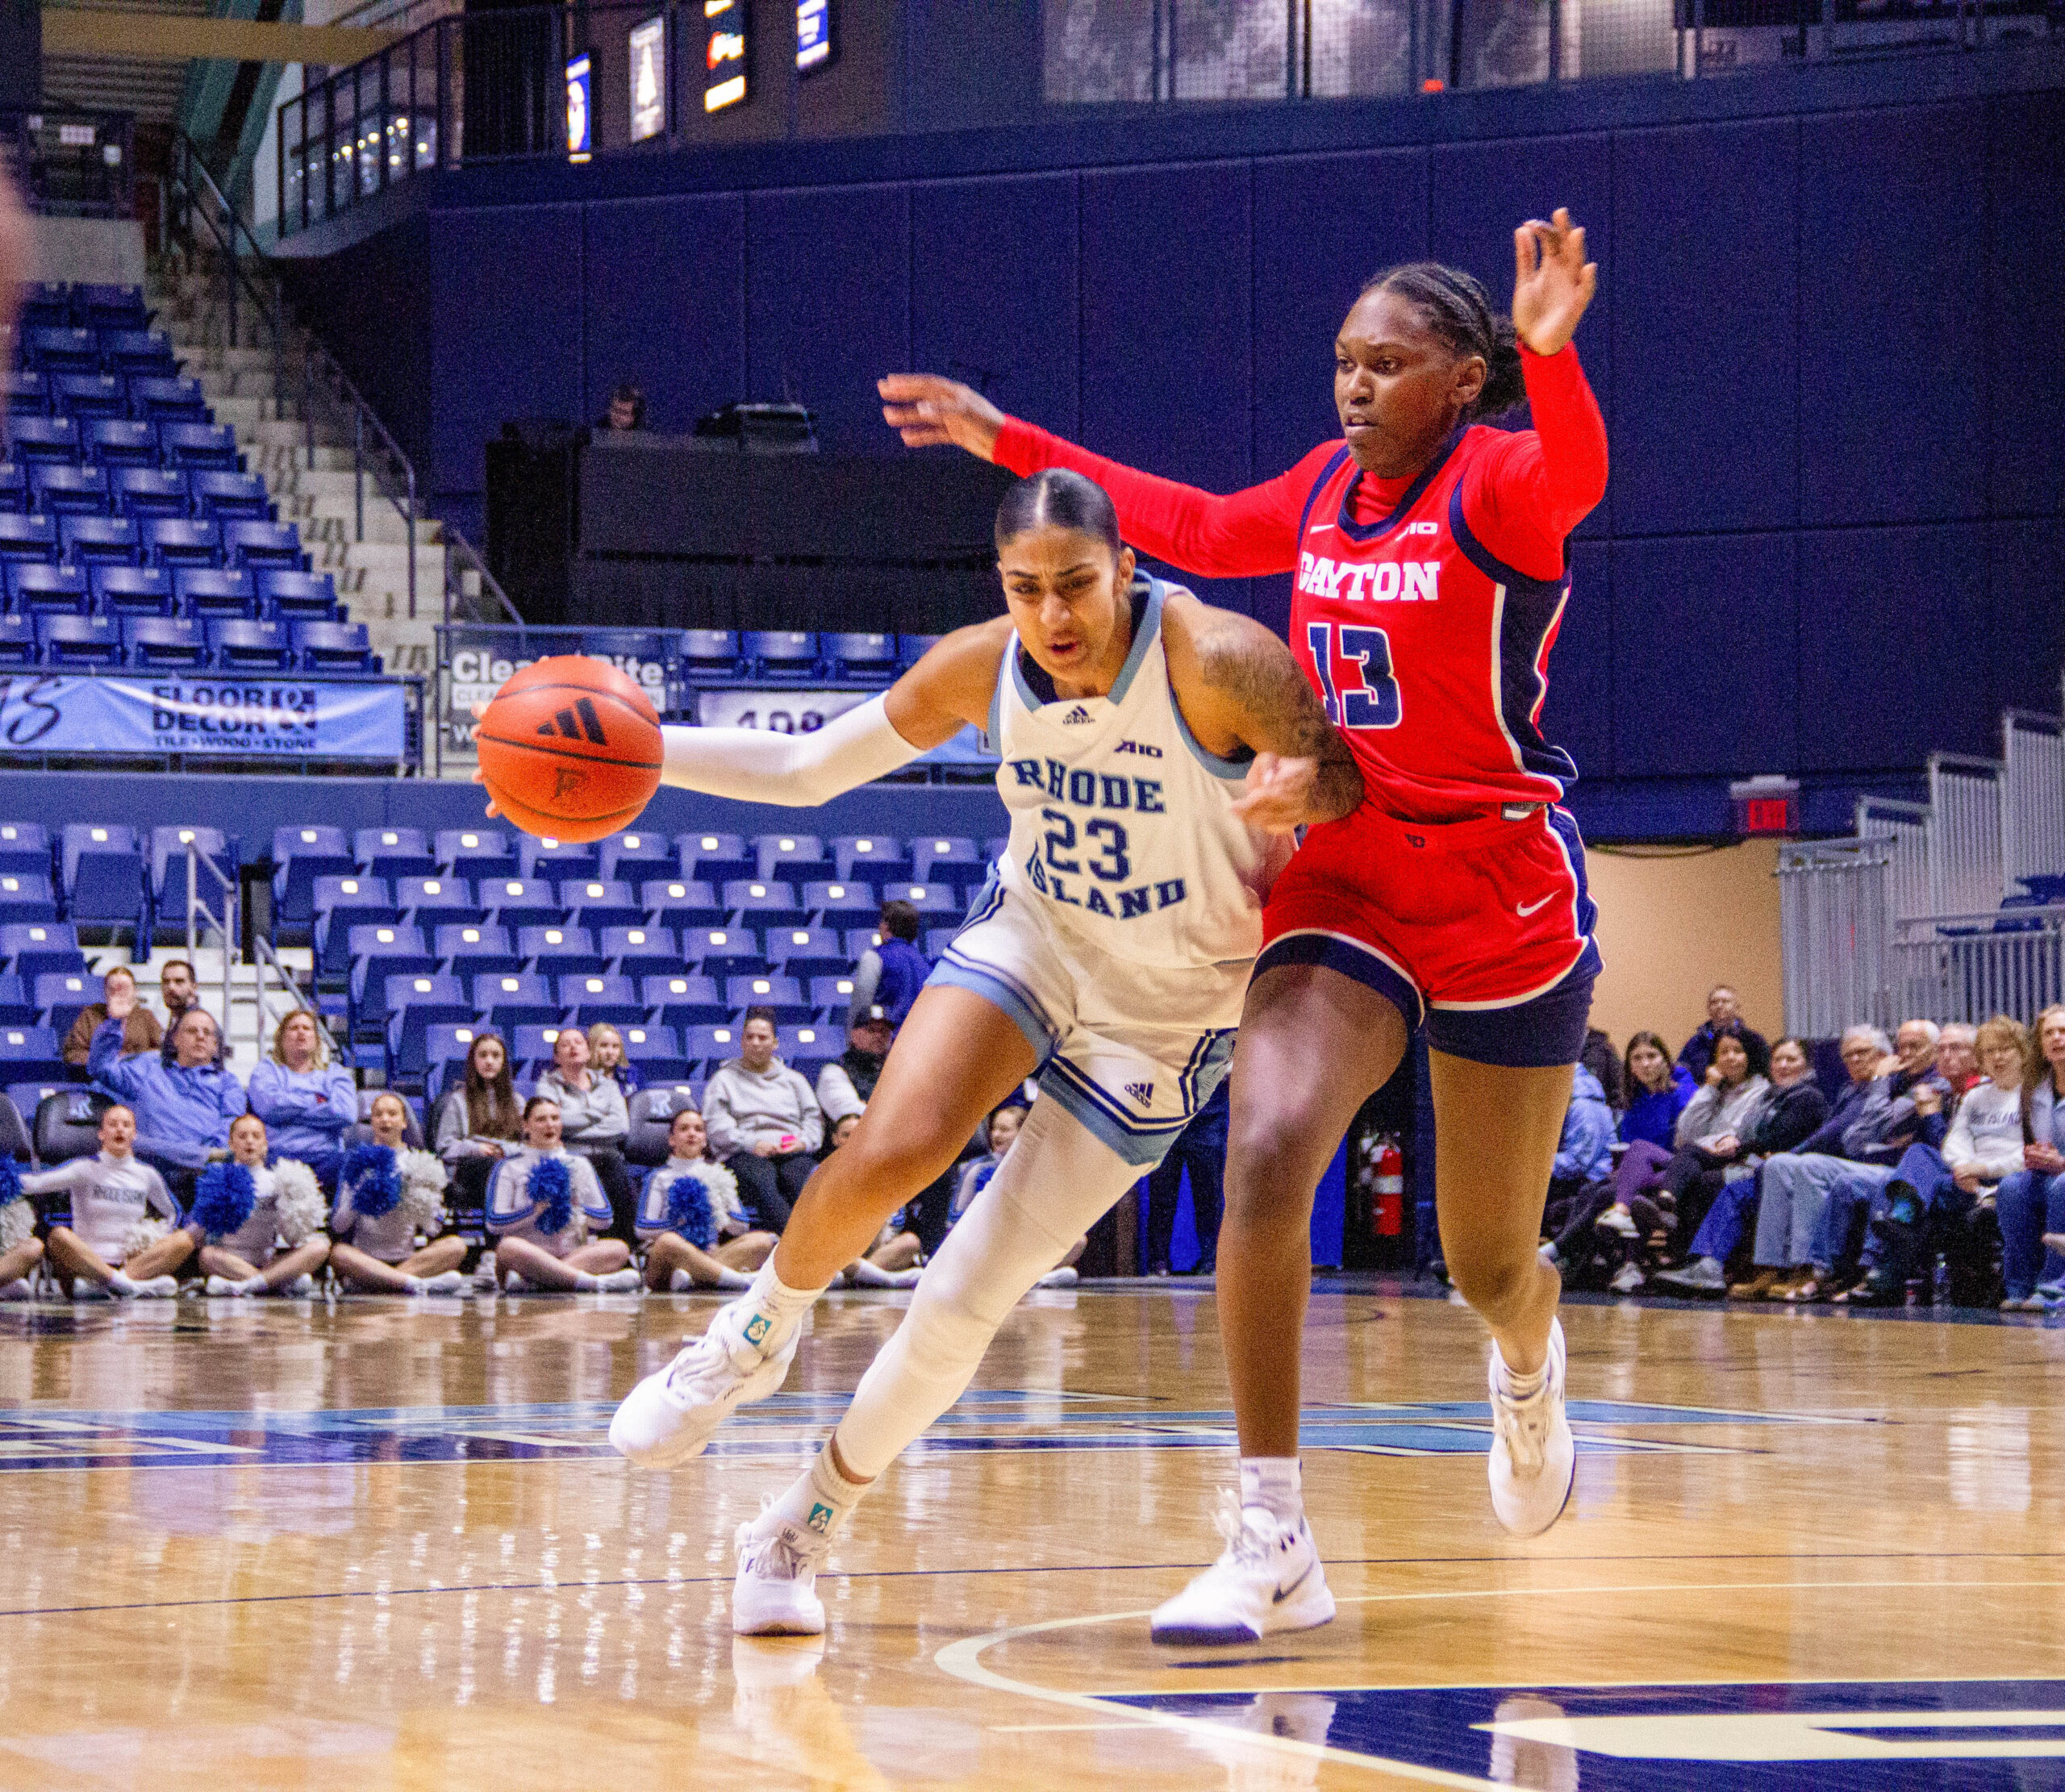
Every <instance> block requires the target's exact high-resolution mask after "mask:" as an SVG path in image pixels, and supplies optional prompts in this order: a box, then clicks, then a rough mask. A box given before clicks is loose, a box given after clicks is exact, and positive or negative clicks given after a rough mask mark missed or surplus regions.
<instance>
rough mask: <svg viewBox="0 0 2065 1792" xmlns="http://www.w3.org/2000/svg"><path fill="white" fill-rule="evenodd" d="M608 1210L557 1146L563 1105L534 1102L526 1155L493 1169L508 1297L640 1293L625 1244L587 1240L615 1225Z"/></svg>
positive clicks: (577, 1161) (598, 1190)
mask: <svg viewBox="0 0 2065 1792" xmlns="http://www.w3.org/2000/svg"><path fill="white" fill-rule="evenodd" d="M610 1220H611V1212H610V1204H609V1201H608V1199H607V1197H606V1196H605V1195H604V1194H603V1186H602V1184H601V1183H599V1182H598V1181H596V1180H595V1172H594V1166H593V1165H590V1163H589V1162H588V1161H587V1159H586V1158H585V1157H576V1156H574V1154H573V1153H572V1152H569V1151H568V1150H567V1148H565V1146H564V1145H563V1144H561V1143H560V1115H559V1103H558V1102H556V1101H554V1100H553V1098H551V1097H550V1096H549V1095H533V1096H532V1098H531V1099H530V1101H529V1102H528V1103H527V1104H526V1105H525V1106H524V1149H523V1150H522V1151H520V1152H518V1153H517V1154H516V1155H515V1156H513V1157H505V1158H504V1159H503V1161H501V1162H500V1163H499V1164H497V1165H495V1167H494V1176H493V1177H491V1178H490V1181H489V1182H488V1186H487V1229H488V1231H490V1232H491V1233H492V1234H493V1235H494V1237H495V1238H496V1240H498V1241H499V1242H498V1243H497V1244H496V1245H495V1248H494V1266H495V1271H496V1273H497V1275H498V1276H499V1278H500V1280H501V1282H502V1287H503V1292H504V1293H505V1294H520V1293H523V1292H524V1290H528V1289H532V1288H538V1289H546V1290H553V1291H556V1292H559V1293H568V1294H570V1293H572V1292H574V1290H579V1291H580V1292H582V1293H583V1294H628V1293H630V1292H631V1291H632V1290H634V1289H636V1288H638V1287H639V1286H641V1278H640V1276H639V1273H638V1272H637V1271H636V1269H630V1268H628V1267H627V1265H628V1264H629V1263H630V1261H631V1250H630V1247H629V1246H628V1245H627V1244H624V1241H623V1240H621V1239H616V1238H601V1239H597V1240H594V1242H593V1243H590V1242H589V1241H588V1233H589V1231H590V1228H591V1227H592V1228H594V1229H595V1230H598V1231H599V1230H600V1229H601V1228H602V1227H605V1226H607V1225H608V1224H609V1223H610Z"/></svg>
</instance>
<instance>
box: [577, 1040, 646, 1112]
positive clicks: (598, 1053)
mask: <svg viewBox="0 0 2065 1792" xmlns="http://www.w3.org/2000/svg"><path fill="white" fill-rule="evenodd" d="M588 1070H589V1073H590V1075H592V1076H597V1077H604V1078H606V1079H607V1080H608V1081H611V1082H613V1083H615V1085H616V1086H617V1087H618V1088H619V1089H620V1090H623V1091H624V1102H625V1104H626V1105H627V1106H628V1105H629V1103H630V1101H631V1098H632V1096H633V1095H635V1094H637V1093H638V1091H639V1089H640V1086H641V1085H642V1084H643V1082H644V1080H645V1079H644V1078H642V1077H640V1075H639V1074H638V1067H637V1066H636V1065H634V1064H632V1061H630V1060H629V1059H628V1058H627V1057H626V1056H624V1035H623V1034H621V1033H619V1031H617V1030H616V1029H615V1027H612V1026H611V1025H610V1023H608V1022H607V1020H599V1021H597V1022H596V1023H595V1024H594V1026H592V1027H590V1028H589V1029H588Z"/></svg>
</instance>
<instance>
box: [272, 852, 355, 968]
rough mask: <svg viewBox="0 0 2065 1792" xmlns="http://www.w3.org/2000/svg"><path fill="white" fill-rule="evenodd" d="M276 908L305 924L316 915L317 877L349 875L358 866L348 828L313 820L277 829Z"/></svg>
mask: <svg viewBox="0 0 2065 1792" xmlns="http://www.w3.org/2000/svg"><path fill="white" fill-rule="evenodd" d="M273 867H274V869H273V910H274V911H275V912H276V913H277V915H279V917H280V918H281V919H282V920H286V921H289V922H292V923H297V924H298V925H300V926H302V927H306V926H307V924H308V923H309V921H310V920H311V919H312V915H313V911H312V910H311V907H310V899H311V895H312V894H313V892H314V890H315V880H316V879H317V878H318V877H349V876H351V875H352V873H353V872H355V871H357V869H358V861H357V860H356V859H354V858H353V856H352V854H351V847H350V844H349V842H348V841H347V840H345V838H344V829H343V828H341V827H321V826H319V825H316V824H315V823H309V824H307V825H306V826H303V827H276V828H274V829H273ZM353 950H354V951H356V950H357V948H353Z"/></svg>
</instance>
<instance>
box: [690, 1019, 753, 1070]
mask: <svg viewBox="0 0 2065 1792" xmlns="http://www.w3.org/2000/svg"><path fill="white" fill-rule="evenodd" d="M681 1054H682V1056H683V1057H685V1058H686V1059H687V1060H688V1061H689V1062H690V1064H693V1065H700V1066H702V1067H703V1072H704V1073H707V1072H709V1071H711V1070H714V1069H716V1068H717V1066H718V1065H720V1064H722V1063H723V1062H724V1060H725V1059H727V1058H735V1057H736V1056H738V1055H739V1030H738V1028H737V1027H735V1026H733V1025H732V1023H730V1022H729V1021H719V1022H717V1023H715V1024H713V1025H711V1026H708V1027H684V1028H683V1029H682V1036H681Z"/></svg>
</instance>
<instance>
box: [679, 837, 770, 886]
mask: <svg viewBox="0 0 2065 1792" xmlns="http://www.w3.org/2000/svg"><path fill="white" fill-rule="evenodd" d="M674 853H675V856H676V857H677V858H678V860H679V861H680V864H681V874H682V876H683V877H696V878H700V879H701V880H702V881H703V882H704V883H707V884H708V885H710V886H712V887H713V888H714V887H715V886H718V885H720V884H724V883H728V882H729V881H731V880H732V878H734V877H753V876H756V875H757V873H758V872H759V869H760V861H759V857H758V856H757V854H756V853H755V852H753V848H751V847H749V846H748V845H747V844H746V843H745V836H744V835H742V834H677V835H676V836H674Z"/></svg>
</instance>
